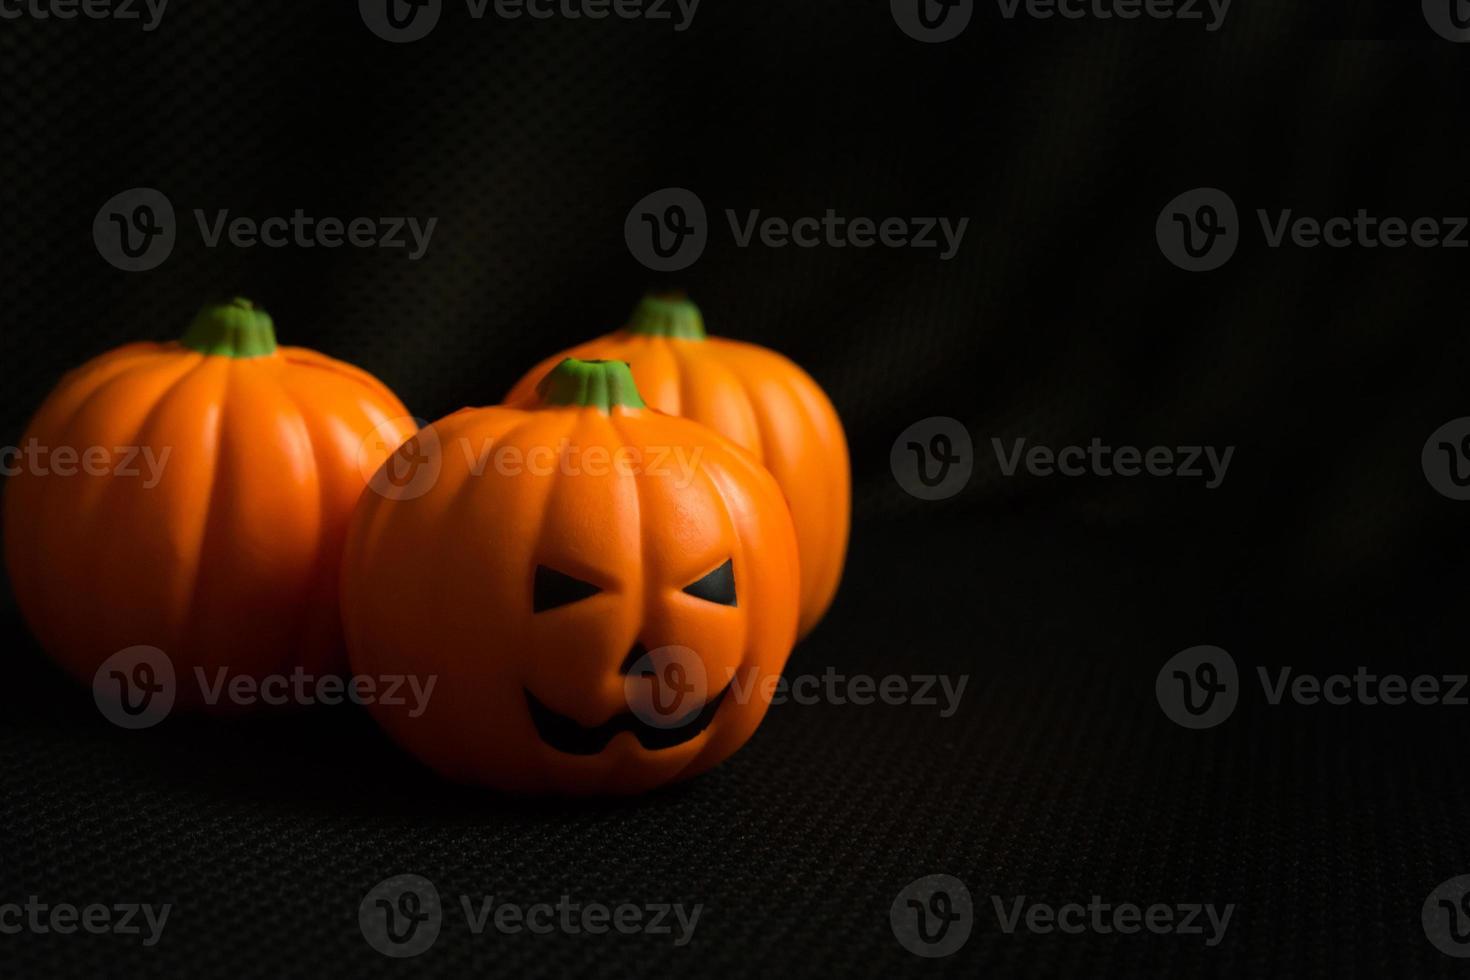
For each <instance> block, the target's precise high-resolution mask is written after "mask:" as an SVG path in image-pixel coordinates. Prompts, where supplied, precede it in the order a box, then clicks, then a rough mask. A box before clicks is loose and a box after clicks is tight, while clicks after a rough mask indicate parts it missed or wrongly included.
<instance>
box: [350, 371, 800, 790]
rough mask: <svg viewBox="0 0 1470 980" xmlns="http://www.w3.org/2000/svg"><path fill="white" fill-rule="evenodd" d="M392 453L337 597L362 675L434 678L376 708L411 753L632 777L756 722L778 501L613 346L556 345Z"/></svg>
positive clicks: (786, 547) (781, 617)
mask: <svg viewBox="0 0 1470 980" xmlns="http://www.w3.org/2000/svg"><path fill="white" fill-rule="evenodd" d="M393 472H396V473H397V476H396V478H394V479H392V480H388V479H384V480H378V479H374V480H373V481H371V482H370V486H372V487H373V488H374V489H375V490H376V491H377V492H371V491H370V492H368V493H365V494H364V495H363V498H362V501H361V503H360V504H359V505H358V509H357V513H356V514H355V515H354V518H353V523H352V529H351V531H350V532H349V534H348V540H347V549H346V553H345V555H344V557H343V573H342V609H343V621H344V623H345V625H346V630H347V641H348V648H349V650H350V653H351V657H352V666H353V670H354V672H355V673H358V674H363V675H369V676H378V677H381V676H385V675H408V676H410V677H413V678H414V679H415V680H417V681H418V682H419V684H420V686H422V687H427V685H428V684H429V683H431V682H432V683H435V684H436V686H435V688H434V690H433V694H432V696H431V697H430V698H429V699H428V701H427V704H426V706H424V707H422V708H420V707H419V706H417V705H415V704H414V703H412V702H409V701H408V699H405V702H406V703H404V704H400V705H391V704H381V703H378V704H373V705H371V710H372V711H373V713H374V715H375V716H376V717H377V719H378V720H379V721H380V722H381V723H382V725H383V726H384V727H385V728H386V729H387V731H388V732H389V733H390V734H391V735H392V736H393V737H394V738H395V739H396V740H397V741H398V742H400V743H401V744H402V745H404V746H405V747H406V748H407V749H408V750H409V751H411V752H413V753H414V754H415V755H417V756H418V757H420V758H421V759H423V760H424V761H425V762H427V763H428V764H429V765H431V766H432V767H433V768H435V769H436V770H438V771H439V772H440V773H442V774H443V775H445V776H448V777H449V778H451V779H455V780H458V781H462V782H470V783H477V784H482V785H487V786H491V787H495V788H497V789H501V790H506V791H512V792H521V793H540V792H554V793H565V794H587V793H612V794H625V793H636V792H641V791H643V790H647V789H649V788H652V787H655V786H659V785H661V784H664V783H669V782H672V781H674V780H678V779H683V778H686V777H689V776H692V775H694V774H696V773H699V772H703V771H705V770H707V769H709V768H711V767H712V766H714V765H716V764H717V763H719V762H720V761H721V760H723V759H725V758H726V757H728V756H729V755H730V754H731V753H733V752H734V751H735V750H736V749H738V748H739V747H740V746H741V745H742V744H744V742H745V741H746V740H747V739H748V738H749V737H750V736H751V733H752V732H754V731H755V729H756V726H757V725H758V724H759V723H760V720H761V718H762V717H763V715H764V714H765V710H766V707H767V705H768V703H769V698H770V693H771V692H770V689H769V688H768V687H767V686H766V685H768V684H770V683H773V682H774V680H775V679H776V678H777V677H778V676H779V674H780V671H781V668H782V667H783V666H784V664H785V662H786V658H787V657H788V655H789V654H790V652H791V648H792V645H793V644H794V643H795V639H796V621H797V577H798V570H797V558H796V541H795V537H794V532H793V530H792V526H791V517H790V514H789V512H788V511H787V508H786V504H785V502H784V501H783V500H782V498H781V491H780V489H779V488H778V487H777V486H776V483H775V481H774V480H773V479H772V478H771V476H770V474H769V473H767V472H766V471H765V470H764V469H763V468H762V467H761V465H760V464H759V463H758V462H757V461H756V460H755V459H754V457H752V456H751V455H750V454H748V453H746V452H745V451H744V450H742V449H740V448H739V447H738V446H736V445H734V444H733V443H730V442H728V441H726V440H725V439H722V438H721V437H720V436H719V435H717V434H716V433H714V432H712V431H710V430H709V429H707V428H705V427H704V426H702V425H699V424H698V423H696V422H692V421H690V420H688V419H682V418H676V417H673V416H667V415H663V414H661V413H659V412H655V411H651V410H649V409H647V408H646V407H645V406H644V404H643V401H642V399H641V398H640V397H639V395H638V391H637V389H636V388H635V387H634V384H633V379H632V376H631V374H630V373H629V371H628V368H627V365H625V364H621V363H613V362H602V361H597V362H583V361H576V360H567V361H565V362H563V363H562V364H561V365H560V366H558V367H557V368H556V369H555V370H553V371H552V372H551V373H550V374H548V375H547V376H546V378H545V379H544V380H543V382H542V384H541V385H540V387H539V390H538V394H537V396H536V399H535V400H534V401H532V402H528V403H527V405H526V406H525V407H524V408H515V409H513V408H508V407H490V408H478V409H464V410H462V411H459V412H456V413H455V414H453V415H450V416H448V417H447V418H444V419H441V420H440V421H438V422H436V423H434V424H433V425H432V426H429V427H427V428H426V429H424V430H423V431H422V432H420V433H419V434H418V435H417V436H416V437H414V438H413V439H410V440H409V441H408V443H406V444H405V445H404V446H403V447H401V448H400V449H399V451H398V453H396V454H395V456H394V457H392V458H390V459H389V461H388V462H387V463H386V464H385V465H384V469H383V474H384V475H386V474H388V473H393ZM434 679H437V680H434ZM416 711H421V713H419V714H417V716H416V715H415V712H416Z"/></svg>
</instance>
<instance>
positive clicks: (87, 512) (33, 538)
mask: <svg viewBox="0 0 1470 980" xmlns="http://www.w3.org/2000/svg"><path fill="white" fill-rule="evenodd" d="M407 416H408V412H407V410H405V409H404V407H403V405H402V404H401V403H400V402H399V401H398V399H397V398H396V397H394V395H393V393H392V392H390V391H389V390H388V389H387V388H386V387H384V386H383V384H382V383H381V382H379V381H378V380H377V379H375V378H373V377H372V376H371V375H369V374H368V373H366V372H364V371H361V370H359V369H357V368H354V367H352V366H350V365H348V364H344V363H342V362H340V361H335V360H333V359H331V358H329V357H325V356H323V355H321V354H317V353H315V352H313V351H309V350H303V349H301V348H295V347H279V348H278V347H277V346H276V342H275V331H274V327H273V324H272V322H271V318H270V317H269V316H268V315H266V313H265V312H264V311H262V310H259V309H257V308H255V307H254V306H252V305H251V304H250V303H249V302H248V301H245V300H234V301H232V302H230V303H225V304H220V305H214V306H209V307H206V308H205V309H204V310H203V311H202V312H201V313H200V314H199V316H198V317H197V318H196V319H195V320H194V322H193V324H192V325H191V326H190V327H189V329H188V331H187V332H186V333H185V334H184V336H183V338H182V339H181V340H179V341H177V342H173V343H162V344H160V343H136V344H129V345H127V346H124V347H121V348H118V349H117V350H114V351H112V352H110V353H107V354H103V355H102V356H100V357H98V358H96V359H94V360H92V361H90V362H88V363H87V364H84V365H83V366H82V367H80V368H77V369H76V370H74V371H72V372H70V373H69V374H67V375H66V376H65V377H64V378H63V379H62V380H61V383H60V384H59V385H58V386H57V387H56V389H55V390H54V391H53V392H52V393H51V395H50V396H49V397H48V398H47V399H46V401H45V403H44V404H43V405H42V406H41V408H40V410H39V412H38V413H37V415H36V417H35V419H34V420H33V421H32V422H31V425H30V428H29V429H28V430H27V432H26V436H25V440H24V442H23V443H22V446H21V447H20V448H21V450H22V453H26V452H27V447H30V448H31V450H32V451H31V454H30V455H29V456H27V455H23V456H22V457H21V464H20V466H19V467H18V472H17V473H16V474H15V475H14V476H12V477H11V478H10V480H9V483H8V486H7V488H6V494H5V557H6V562H7V566H8V568H9V571H10V578H11V582H12V583H13V586H14V589H15V592H16V596H17V598H18V600H19V603H20V607H21V610H22V611H23V612H24V614H25V617H26V619H27V620H28V622H29V623H30V625H31V628H32V629H33V630H34V632H35V634H36V636H37V637H38V638H39V639H40V641H41V644H42V646H43V647H45V649H46V650H47V651H49V652H50V653H51V655H52V656H53V657H55V658H56V659H57V660H58V661H59V662H60V663H61V664H62V665H63V666H64V667H66V668H67V670H69V671H70V672H71V673H73V674H74V675H76V676H77V677H78V678H80V679H82V680H84V681H87V682H91V681H92V679H93V675H94V673H95V672H96V671H97V669H98V667H99V666H100V665H101V664H102V663H103V661H105V660H106V659H107V658H108V657H110V656H111V655H112V654H114V653H117V652H118V651H119V650H121V649H123V648H127V647H132V646H135V645H148V646H155V647H158V648H159V649H161V650H162V651H163V652H164V653H165V654H166V655H167V656H168V657H169V658H170V659H171V661H172V662H173V666H174V668H175V673H176V676H177V679H178V692H177V693H178V696H177V701H176V703H177V704H179V705H181V706H183V707H202V706H203V705H204V703H205V701H206V700H207V699H206V698H204V697H203V696H202V691H201V685H200V684H198V683H196V678H195V674H194V668H203V669H204V670H205V671H206V672H207V673H208V674H209V675H211V677H212V676H214V675H216V674H217V672H218V668H221V667H225V668H228V671H229V674H230V676H232V677H233V676H235V675H240V674H244V675H250V676H253V677H256V678H257V679H258V678H260V677H262V676H264V675H267V674H274V673H278V672H287V671H290V670H291V669H293V668H294V667H297V666H300V667H303V668H304V669H306V670H308V671H311V672H314V673H319V672H324V671H328V670H334V669H340V668H341V667H343V666H345V663H346V660H345V656H344V649H343V646H342V642H341V625H340V619H339V615H338V608H337V571H338V567H339V564H340V562H341V548H342V539H343V537H344V535H345V533H346V529H347V522H348V520H349V519H350V517H351V514H352V508H353V507H354V506H355V505H356V503H357V498H358V496H359V495H360V494H361V492H362V490H363V487H364V485H365V483H366V478H367V475H369V474H371V473H372V472H373V471H374V470H375V469H376V468H377V467H378V465H379V464H380V463H381V462H382V460H383V459H385V458H386V457H387V455H388V453H390V452H391V451H392V450H393V449H395V448H397V446H398V444H399V443H401V442H402V441H403V439H406V438H407V437H408V436H409V435H410V434H411V432H412V431H413V427H412V426H411V424H410V422H409V419H408V418H407ZM360 456H361V457H362V459H361V460H360V459H359V457H360ZM88 460H90V462H88ZM210 683H211V684H212V683H213V681H212V680H211V682H210ZM227 700H228V699H227V698H224V699H219V701H218V702H217V706H218V707H219V708H221V709H226V708H228V707H229V706H228V705H227V704H226V703H225V702H226V701H227Z"/></svg>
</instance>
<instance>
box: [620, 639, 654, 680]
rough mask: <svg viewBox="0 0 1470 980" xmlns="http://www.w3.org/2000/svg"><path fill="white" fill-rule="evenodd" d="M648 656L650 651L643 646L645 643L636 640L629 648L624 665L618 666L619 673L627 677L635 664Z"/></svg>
mask: <svg viewBox="0 0 1470 980" xmlns="http://www.w3.org/2000/svg"><path fill="white" fill-rule="evenodd" d="M646 656H648V651H647V650H645V649H644V648H643V644H642V643H640V642H637V641H634V643H633V646H632V647H631V648H630V649H629V650H628V655H627V656H626V657H624V658H623V665H622V666H621V667H619V668H618V673H620V674H622V675H623V676H624V677H626V676H627V675H628V673H629V672H630V671H632V669H633V666H634V665H635V664H637V663H638V661H640V660H642V659H643V658H644V657H646Z"/></svg>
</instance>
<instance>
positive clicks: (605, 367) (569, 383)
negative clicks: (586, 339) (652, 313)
mask: <svg viewBox="0 0 1470 980" xmlns="http://www.w3.org/2000/svg"><path fill="white" fill-rule="evenodd" d="M536 394H538V395H540V396H541V403H542V404H543V405H576V406H578V407H581V408H595V409H597V410H598V411H600V412H603V413H606V412H610V411H612V409H613V407H614V406H620V407H622V408H644V407H646V406H645V405H644V404H643V396H642V395H640V394H638V386H637V385H635V384H634V383H633V372H632V371H631V370H629V368H628V365H626V364H624V363H623V362H622V361H579V360H577V359H576V358H575V357H569V358H567V359H566V360H565V361H562V362H561V363H560V364H558V365H557V366H556V367H554V368H552V369H551V373H550V374H548V375H547V376H546V377H544V378H542V379H541V383H540V384H539V385H537V386H536Z"/></svg>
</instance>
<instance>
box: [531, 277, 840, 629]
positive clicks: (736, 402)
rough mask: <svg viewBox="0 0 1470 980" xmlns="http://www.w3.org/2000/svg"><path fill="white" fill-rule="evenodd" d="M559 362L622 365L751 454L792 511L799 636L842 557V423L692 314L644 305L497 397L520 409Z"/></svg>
mask: <svg viewBox="0 0 1470 980" xmlns="http://www.w3.org/2000/svg"><path fill="white" fill-rule="evenodd" d="M568 357H578V358H606V359H608V360H614V361H626V362H628V364H629V365H630V366H631V367H632V369H633V377H634V380H635V381H636V382H637V384H638V390H639V391H640V392H642V394H643V396H644V397H645V398H646V399H647V400H648V404H649V405H651V406H652V407H653V408H656V409H658V410H659V411H661V412H667V413H669V414H670V415H682V416H684V417H686V418H691V419H694V420H695V421H697V422H702V423H704V424H705V425H707V426H709V427H710V428H712V429H714V430H715V431H716V432H718V433H719V434H720V435H722V436H724V437H725V438H727V439H729V440H731V441H732V442H734V443H736V444H738V445H740V446H742V447H743V448H745V449H747V450H749V451H750V452H751V453H753V454H754V455H755V457H756V458H757V459H759V460H760V461H761V463H762V464H764V465H765V467H766V468H767V469H768V470H770V472H771V474H772V475H773V476H774V477H775V478H776V482H777V483H778V484H780V486H781V491H782V492H783V493H784V494H785V495H786V499H787V501H788V502H789V504H790V506H791V516H792V520H793V521H794V522H795V525H796V539H797V544H798V547H799V549H800V552H801V629H800V633H801V635H802V636H805V635H806V634H807V633H809V632H811V630H812V628H813V627H815V626H816V624H817V621H818V620H820V619H821V618H822V614H823V613H825V612H826V611H827V607H828V606H829V605H831V603H832V597H833V596H834V595H835V594H836V592H837V583H838V581H839V580H840V579H841V578H842V565H843V561H844V559H845V557H846V554H847V533H848V515H849V512H850V510H851V506H852V505H851V476H850V474H849V464H848V456H847V439H846V437H845V436H844V434H843V431H842V422H841V421H840V420H839V419H838V417H837V412H836V410H834V409H833V407H832V403H831V402H830V401H829V400H828V399H827V396H826V394H825V393H824V392H823V391H822V389H821V387H820V386H818V384H817V383H816V382H815V381H813V380H812V378H811V376H810V375H808V374H807V373H806V372H805V371H803V370H802V369H801V368H799V367H797V366H796V365H795V364H793V363H792V362H791V361H789V360H787V359H786V358H785V357H782V356H781V355H780V354H777V353H776V352H774V351H770V350H767V349H766V348H764V347H759V346H756V345H755V344H747V343H742V342H741V341H738V340H729V339H725V338H720V337H708V336H706V335H705V330H704V320H703V318H702V317H701V315H700V312H699V309H698V307H696V306H695V305H694V304H693V303H691V302H690V301H689V300H687V299H684V298H683V297H670V296H650V297H648V298H647V299H645V300H644V301H643V302H642V303H641V304H640V305H639V307H638V309H637V310H635V311H634V314H633V318H632V320H631V321H630V323H629V324H628V326H627V327H625V328H624V329H622V330H618V331H615V332H614V333H610V334H608V335H606V336H604V337H599V338H597V339H596V340H591V341H588V342H587V343H585V344H581V345H579V346H576V347H573V348H571V349H570V350H567V351H564V352H563V353H561V354H557V355H556V356H555V357H551V358H548V359H547V360H545V361H543V362H541V364H539V365H537V366H536V367H535V368H533V369H531V371H529V372H528V373H527V374H526V376H525V377H523V378H522V379H521V380H520V381H519V382H518V383H517V384H516V386H515V387H514V388H513V389H512V390H511V392H510V394H509V395H508V396H507V397H506V400H505V403H506V404H507V405H511V406H521V405H525V404H528V403H529V402H530V401H532V400H533V399H534V397H535V389H536V385H537V384H538V383H539V382H540V380H541V379H542V378H543V377H545V376H546V373H547V372H548V371H550V370H551V369H552V368H553V367H554V366H556V365H557V364H559V363H560V362H561V361H562V360H563V359H565V358H568Z"/></svg>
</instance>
